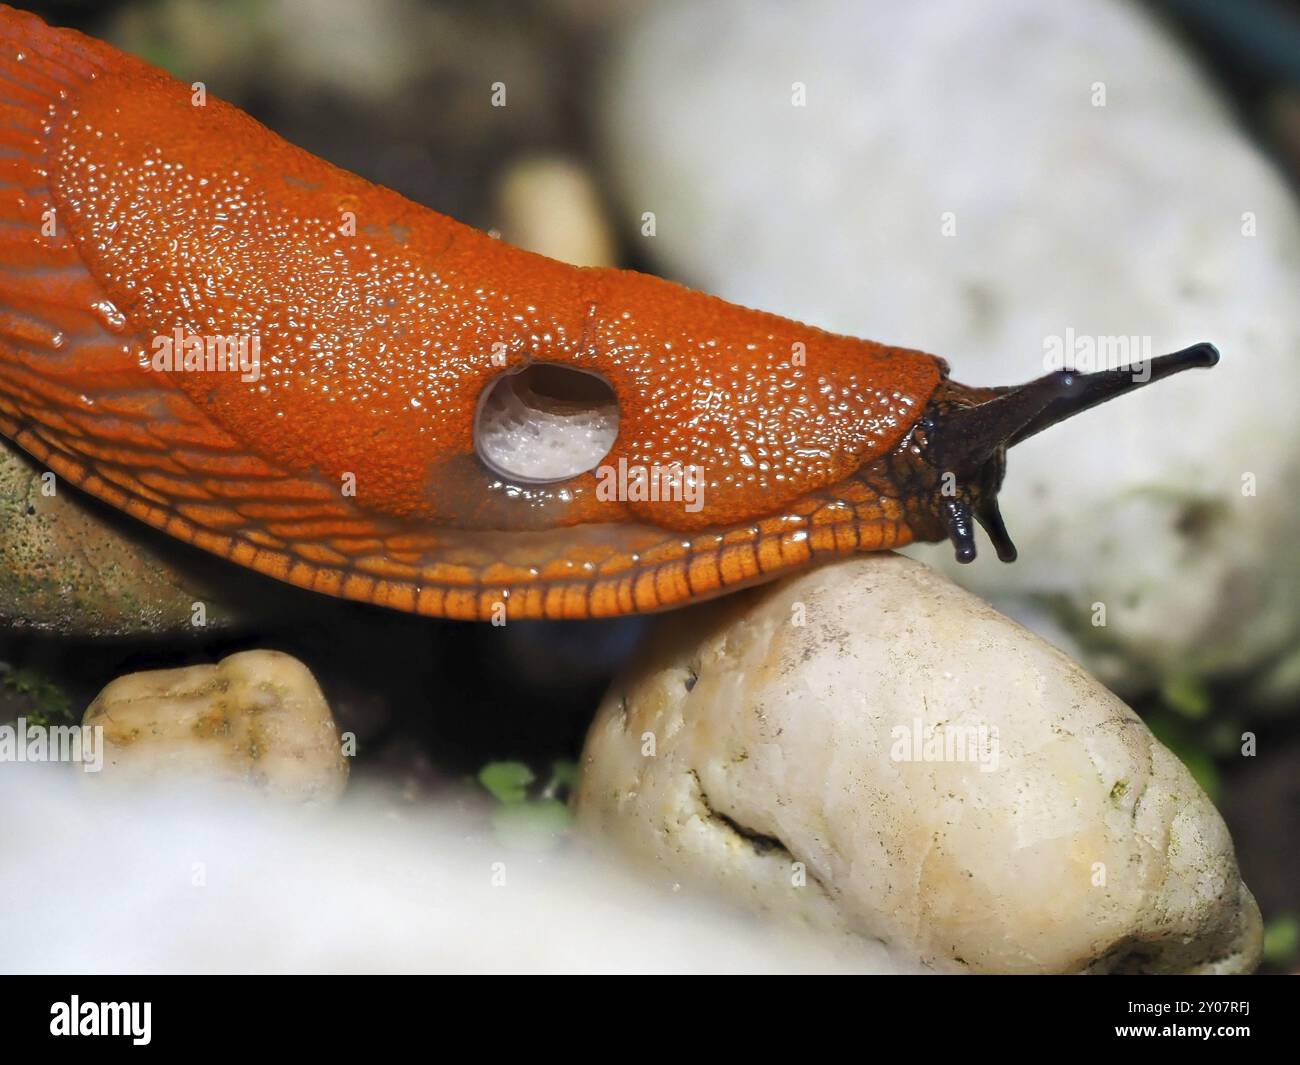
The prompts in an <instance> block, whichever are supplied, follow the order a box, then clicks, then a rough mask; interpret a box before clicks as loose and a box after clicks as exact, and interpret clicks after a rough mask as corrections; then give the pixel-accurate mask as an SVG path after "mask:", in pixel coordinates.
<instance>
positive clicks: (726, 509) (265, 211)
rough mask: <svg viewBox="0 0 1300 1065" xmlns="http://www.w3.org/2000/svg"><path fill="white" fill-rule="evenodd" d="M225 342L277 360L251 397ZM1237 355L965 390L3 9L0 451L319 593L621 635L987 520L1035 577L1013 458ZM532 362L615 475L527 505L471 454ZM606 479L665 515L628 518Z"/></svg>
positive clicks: (647, 512) (540, 495)
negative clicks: (421, 179)
mask: <svg viewBox="0 0 1300 1065" xmlns="http://www.w3.org/2000/svg"><path fill="white" fill-rule="evenodd" d="M213 338H217V339H216V341H215V342H214V339H213ZM222 341H228V342H229V343H230V344H231V345H238V344H243V345H245V347H241V348H239V350H240V351H241V352H245V351H246V349H247V350H252V351H253V352H254V354H255V355H256V359H255V360H248V359H246V360H245V361H244V363H243V364H241V365H235V369H236V370H241V368H242V370H243V371H244V372H231V370H230V366H232V365H234V364H235V363H236V362H237V360H236V358H235V354H234V353H235V347H234V346H232V347H230V348H229V349H228V351H223V349H222V347H221V342H222ZM214 343H215V346H214ZM227 356H228V357H227ZM1217 357H1218V354H1217V352H1216V351H1215V349H1214V348H1213V347H1212V346H1210V345H1208V344H1198V345H1196V346H1195V347H1192V348H1188V349H1186V350H1184V351H1181V352H1176V353H1175V354H1173V355H1167V356H1163V357H1161V358H1158V359H1155V360H1152V361H1151V362H1149V363H1147V364H1146V366H1145V367H1143V368H1142V370H1143V372H1142V373H1141V374H1135V373H1134V372H1133V371H1132V370H1105V371H1100V372H1097V373H1093V374H1087V375H1084V374H1077V373H1072V372H1069V371H1061V372H1058V373H1055V374H1049V375H1048V376H1046V377H1042V378H1040V379H1038V380H1036V381H1033V382H1031V383H1029V384H1027V385H1024V386H1021V387H1018V388H971V387H967V386H964V385H960V384H957V383H955V382H953V381H951V380H949V379H948V367H947V364H946V363H945V362H944V361H943V360H941V359H938V358H935V357H934V356H931V355H927V354H924V353H922V352H919V351H912V350H908V349H904V348H895V347H888V346H886V345H883V344H877V343H872V342H871V341H867V340H857V339H853V338H851V337H845V336H837V335H834V334H831V333H827V332H823V331H822V330H819V329H815V328H812V327H810V326H806V325H801V324H799V323H797V322H793V321H789V320H787V319H784V318H779V317H777V316H775V315H771V314H765V313H762V312H759V311H753V310H747V309H745V308H742V307H737V306H735V305H732V304H729V303H725V302H723V301H722V300H719V299H716V298H714V297H711V296H707V295H704V294H701V293H698V292H693V291H690V290H688V289H686V288H682V287H680V286H678V285H674V284H671V283H669V282H667V281H663V280H660V279H658V278H655V277H649V276H646V275H643V274H637V273H633V272H630V271H625V270H609V269H580V268H576V267H572V266H568V265H565V264H563V263H559V262H555V261H553V260H550V259H546V258H543V257H541V256H538V255H534V254H531V253H528V252H525V251H521V250H519V249H516V248H512V247H510V246H508V245H506V244H504V243H502V242H501V241H499V240H495V239H493V238H491V237H489V236H487V235H486V234H483V233H480V232H477V231H475V230H473V229H471V228H469V227H467V226H464V225H462V224H460V223H459V222H456V221H454V220H452V219H450V218H447V217H445V216H443V215H440V214H437V213H435V212H433V211H430V210H428V209H426V208H423V207H420V206H418V205H416V204H413V203H411V202H409V201H408V200H405V199H403V198H402V197H401V196H399V195H397V194H396V193H394V192H391V191H389V190H388V189H384V188H380V187H377V186H375V185H372V184H370V183H368V182H366V181H364V180H362V179H361V178H359V177H356V176H354V175H352V174H349V173H346V172H344V171H342V170H339V169H337V168H336V167H333V166H331V165H330V164H328V163H326V162H324V161H322V160H320V159H317V158H315V157H313V156H311V155H308V154H307V153H306V152H303V151H302V150H300V149H298V148H295V147H294V146H293V145H291V144H288V143H286V142H285V141H283V140H281V139H280V138H279V137H277V136H275V135H274V134H273V133H271V132H270V131H269V130H267V129H266V128H264V127H263V126H261V125H259V124H258V123H257V122H255V121H253V119H251V118H249V117H248V116H247V115H245V114H244V113H243V112H241V111H239V110H237V109H236V108H234V107H231V106H229V105H227V104H224V103H222V102H220V101H219V100H216V99H213V98H206V99H205V98H204V95H203V93H202V92H201V91H196V90H195V89H194V88H192V87H191V86H188V85H183V84H181V83H179V82H177V81H175V80H173V79H172V78H171V77H169V76H168V75H166V74H164V73H163V72H161V71H159V70H156V69H154V68H153V67H150V66H148V65H147V64H145V63H143V62H140V61H139V60H137V59H134V58H132V57H131V56H128V55H124V54H123V53H121V52H119V51H117V50H116V49H114V48H111V47H110V46H108V45H106V44H103V43H101V42H99V41H95V40H93V39H90V38H87V37H84V36H82V35H81V34H78V33H75V32H72V31H68V30H57V29H51V28H49V27H47V26H46V25H45V24H44V23H42V22H41V21H40V20H39V19H37V18H36V17H34V16H31V15H28V14H24V13H20V12H17V11H14V10H12V9H9V8H0V433H3V434H4V435H5V436H6V437H8V438H9V439H10V440H12V441H14V442H15V443H16V444H18V445H19V446H21V447H22V448H24V449H25V450H27V451H28V452H30V453H31V454H32V455H34V456H36V458H38V459H39V460H41V461H42V462H44V463H45V464H47V465H48V466H49V468H50V469H52V470H54V471H55V472H56V474H57V475H58V476H59V477H61V478H64V479H65V480H67V481H69V482H71V483H73V484H75V485H77V486H79V487H80V488H82V489H84V490H85V491H87V492H89V493H90V494H92V495H94V496H98V497H99V498H101V499H104V500H107V501H108V502H109V503H111V504H113V505H114V506H116V507H119V508H121V509H122V510H124V511H126V512H127V513H129V514H132V515H134V516H135V517H137V518H139V519H140V520H142V521H144V522H147V523H148V524H150V525H153V526H156V527H157V528H159V529H162V530H164V531H166V532H167V533H169V534H171V535H172V536H175V537H178V538H179V539H181V540H185V541H188V542H189V543H192V544H196V545H198V546H199V547H201V548H204V549H206V550H208V551H211V552H214V553H215V554H218V555H221V556H223V557H225V558H227V559H230V560H232V561H234V562H237V563H240V564H241V565H244V566H248V567H250V568H252V569H254V570H258V571H260V572H262V573H266V574H270V575H271V576H273V577H277V578H279V579H281V580H284V581H288V582H290V583H292V584H296V585H300V586H302V587H305V588H311V589H315V590H317V591H320V592H324V593H328V594H330V595H337V596H345V597H347V598H351V599H357V600H364V601H367V602H371V603H377V604H382V605H384V606H388V607H393V608H396V609H399V610H407V611H415V612H419V613H422V614H432V615H440V616H444V617H453V618H471V619H472V618H490V617H494V616H508V617H510V618H537V617H547V618H579V617H596V616H608V615H614V614H625V613H632V612H639V611H654V610H660V609H663V608H666V607H672V606H677V605H680V604H683V603H687V602H691V601H693V600H697V599H703V598H707V597H709V596H713V595H717V594H720V593H723V592H726V591H730V590H732V589H734V588H738V587H741V586H743V585H746V584H752V583H755V582H757V581H762V580H767V579H769V578H771V577H774V576H777V575H778V574H781V573H783V572H787V571H790V570H793V569H796V568H799V567H803V566H807V565H808V564H810V563H812V562H814V561H817V560H821V559H825V558H829V557H832V556H835V555H840V554H845V553H848V552H854V551H878V550H883V549H887V548H891V547H896V546H900V545H903V544H906V543H909V542H911V541H914V540H941V539H944V538H949V539H951V540H952V542H953V544H954V545H955V547H956V551H957V556H958V558H960V559H962V560H963V561H967V560H969V559H971V558H973V557H974V555H975V541H974V530H973V524H974V522H976V521H978V522H979V523H980V524H982V525H983V527H984V528H985V530H986V531H987V532H988V534H989V536H990V538H991V540H992V541H993V543H994V545H995V547H996V548H997V552H998V555H999V557H1000V558H1002V559H1004V560H1007V561H1010V560H1011V559H1012V558H1014V548H1013V547H1012V545H1011V542H1010V540H1009V539H1008V537H1007V534H1006V530H1005V528H1004V526H1003V523H1002V519H1001V517H1000V516H999V514H998V509H997V502H996V497H997V492H998V489H999V487H1000V485H1001V482H1002V476H1003V471H1004V468H1005V456H1006V449H1007V448H1008V447H1009V446H1011V445H1013V444H1015V443H1017V442H1018V441H1020V440H1023V439H1024V438H1025V437H1027V436H1030V435H1031V434H1033V433H1036V432H1038V431H1039V430H1040V429H1043V428H1045V427H1047V426H1049V425H1051V424H1053V423H1054V422H1056V421H1059V420H1060V419H1062V418H1065V417H1068V416H1069V415H1071V414H1073V413H1075V412H1077V411H1079V410H1082V409H1084V408H1086V407H1089V406H1092V405H1094V404H1096V403H1099V402H1101V401H1103V400H1105V399H1108V398H1110V397H1111V396H1114V395H1117V394H1119V393H1121V392H1126V391H1129V390H1130V389H1132V388H1135V387H1137V386H1138V385H1140V384H1142V383H1145V381H1146V380H1156V379H1158V378H1160V377H1164V376H1167V375H1168V374H1170V373H1174V372H1176V371H1178V370H1181V369H1184V368H1186V367H1189V366H1208V365H1213V363H1214V362H1215V361H1216V360H1217ZM205 359H206V361H205ZM214 360H216V361H214ZM531 364H554V365H556V366H560V367H567V368H569V369H570V370H582V371H588V372H590V373H593V374H596V375H598V376H599V377H600V378H602V379H603V380H604V382H606V383H607V384H608V386H609V388H610V389H611V390H612V392H613V395H614V397H615V399H616V401H617V405H618V413H619V423H618V432H617V437H616V439H614V441H613V444H612V447H611V448H610V450H609V452H608V455H607V456H606V457H605V458H604V459H603V460H602V463H601V466H600V468H598V469H596V468H593V469H588V470H587V471H586V472H582V473H579V474H577V475H575V476H569V477H565V478H564V479H562V480H558V481H553V482H550V483H524V482H521V481H519V480H515V479H512V478H511V477H508V476H503V475H502V474H501V473H500V472H494V470H493V469H492V468H490V467H489V466H488V465H487V464H485V463H484V461H483V460H482V459H481V458H480V457H479V452H478V450H476V444H475V439H474V432H475V419H476V415H477V413H478V411H479V405H480V400H481V398H482V396H483V395H484V392H485V390H486V389H488V388H489V387H490V386H491V385H492V384H493V383H494V382H495V381H496V380H497V379H498V378H500V377H501V375H502V374H505V373H509V372H514V371H518V370H520V369H521V368H523V367H525V366H529V365H531ZM254 365H255V366H256V372H247V371H248V369H249V368H250V367H253V366H254ZM223 367H224V368H223ZM611 469H617V470H619V471H622V472H623V473H627V471H632V473H633V479H632V482H631V483H634V484H635V483H641V484H643V485H644V484H655V483H659V482H657V481H655V480H654V478H655V477H660V478H661V480H662V483H663V484H664V485H665V491H664V492H661V493H654V492H651V493H647V492H645V491H635V490H625V491H621V492H614V493H613V498H611V493H610V492H606V491H601V485H602V480H601V479H602V477H607V476H608V471H609V470H611ZM638 476H641V477H643V478H646V479H644V480H642V481H640V482H637V480H636V478H637V477H638ZM673 478H678V479H679V480H678V481H676V482H674V481H673ZM692 478H693V479H694V480H693V481H692V480H691V479H692ZM606 483H608V482H606ZM620 483H624V484H626V483H627V482H626V480H624V481H622V482H620ZM674 483H676V484H677V487H678V488H681V486H682V485H683V484H686V485H687V486H688V487H690V486H691V485H693V486H694V488H696V489H697V490H698V491H697V493H696V494H694V495H693V496H691V499H692V501H693V505H689V506H688V505H684V500H685V499H686V498H687V496H686V494H684V492H682V491H678V492H676V493H674V492H672V491H669V490H668V489H670V488H672V487H673V485H674Z"/></svg>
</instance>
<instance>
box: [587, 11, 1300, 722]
mask: <svg viewBox="0 0 1300 1065" xmlns="http://www.w3.org/2000/svg"><path fill="white" fill-rule="evenodd" d="M665 71H671V72H672V75H671V76H670V77H666V76H665V75H664V72H665ZM800 86H802V90H800ZM800 91H802V96H803V106H798V105H797V103H798V99H797V98H798V94H799V93H800ZM1103 94H1104V95H1103ZM603 98H604V100H605V107H604V112H603V118H602V126H601V128H602V130H603V133H604V143H605V146H606V157H607V160H608V164H609V167H610V169H611V172H612V175H613V177H614V179H615V181H614V184H615V187H616V189H617V191H618V193H619V199H620V200H621V204H620V210H619V214H618V220H619V224H620V225H621V226H622V228H623V230H624V231H625V232H627V233H629V234H637V233H638V232H639V220H640V218H641V215H642V213H643V212H645V211H654V212H655V213H656V216H657V234H656V236H655V237H653V238H640V237H633V239H635V240H640V241H641V243H642V246H643V247H644V252H645V254H646V255H647V256H649V257H651V258H652V259H653V260H654V261H655V262H656V263H657V264H658V265H659V267H660V268H661V269H662V270H663V271H665V272H666V273H668V274H669V275H670V276H673V277H675V278H677V279H679V280H683V281H685V282H687V283H690V284H694V285H698V286H700V287H703V288H706V289H708V290H710V291H714V292H717V293H718V294H719V295H722V296H724V297H726V298H729V299H732V300H735V301H738V302H740V303H743V304H747V305H750V306H756V307H761V308H764V309H766V310H770V311H775V312H778V313H782V314H786V315H789V316H791V317H795V318H799V319H803V320H806V321H809V322H812V323H814V324H817V325H820V326H824V327H827V328H830V329H833V330H837V331H841V332H845V333H851V334H854V335H859V336H867V337H871V338H873V339H877V340H881V341H886V342H890V343H895V344H901V345H904V346H908V347H918V348H922V349H924V350H928V351H933V352H935V353H937V354H940V355H942V356H944V357H946V358H948V359H949V360H950V362H951V364H952V371H953V377H954V378H956V379H957V380H960V381H965V382H968V383H971V384H989V385H993V384H1015V383H1019V382H1021V381H1025V380H1028V379H1030V378H1033V377H1036V376H1038V375H1039V374H1041V373H1043V372H1044V371H1045V370H1046V369H1049V368H1054V367H1053V366H1052V365H1051V359H1050V356H1051V355H1052V353H1053V350H1054V347H1055V346H1056V345H1057V344H1059V345H1060V346H1061V347H1062V348H1064V349H1065V351H1066V352H1067V353H1068V354H1070V355H1071V357H1072V359H1073V361H1075V362H1080V363H1082V362H1083V360H1084V359H1086V357H1087V350H1088V349H1087V346H1088V344H1089V343H1092V344H1094V345H1095V344H1098V343H1107V344H1113V347H1111V348H1110V349H1109V350H1110V353H1111V355H1112V356H1113V357H1112V358H1111V359H1110V361H1111V362H1119V363H1124V362H1127V361H1128V357H1129V356H1131V355H1135V354H1136V355H1138V356H1141V355H1142V354H1144V353H1145V350H1146V348H1145V341H1146V340H1149V342H1150V351H1151V353H1152V354H1160V353H1162V352H1164V351H1170V350H1174V349H1177V348H1180V347H1183V346H1185V345H1187V344H1190V343H1192V342H1195V341H1199V340H1210V341H1212V342H1214V343H1216V344H1217V345H1218V346H1219V347H1220V348H1221V350H1222V352H1223V360H1222V362H1221V363H1220V365H1219V366H1218V367H1217V368H1215V369H1214V370H1212V371H1209V372H1194V373H1189V374H1187V375H1185V376H1183V377H1181V378H1178V379H1176V380H1171V381H1166V382H1162V383H1160V384H1159V385H1157V386H1155V387H1153V388H1152V389H1150V390H1149V391H1146V392H1143V393H1140V394H1138V395H1135V396H1130V397H1126V398H1124V399H1122V400H1118V401H1116V402H1115V403H1113V404H1110V405H1107V406H1105V407H1102V408H1099V409H1097V410H1095V411H1090V412H1088V413H1087V414H1085V415H1083V416H1082V417H1080V418H1078V419H1076V420H1075V421H1073V422H1070V423H1068V424H1066V425H1062V426H1058V427H1057V428H1054V429H1053V430H1052V431H1051V432H1050V433H1044V434H1043V435H1042V436H1040V437H1037V438H1035V439H1033V440H1031V441H1029V442H1027V443H1025V444H1023V445H1022V446H1020V447H1018V448H1016V449H1015V450H1014V451H1013V452H1012V453H1011V456H1010V460H1009V464H1008V474H1007V480H1006V486H1005V489H1004V491H1003V494H1002V510H1003V513H1004V514H1005V515H1006V519H1007V522H1008V525H1009V527H1010V531H1011V534H1012V537H1013V539H1014V540H1015V541H1016V543H1017V545H1018V546H1019V548H1020V560H1019V561H1018V562H1017V563H1016V564H1015V565H1012V566H1005V565H1002V564H1000V563H998V562H997V560H996V559H995V558H994V556H993V552H992V550H991V549H990V548H989V546H988V543H987V541H986V540H984V539H983V537H981V538H980V554H981V557H980V559H979V560H978V561H977V562H976V563H975V564H974V565H972V566H969V567H965V568H961V567H958V566H956V564H955V563H953V562H952V551H951V549H950V548H948V547H947V546H940V547H938V548H934V549H924V550H925V553H924V556H923V557H925V558H926V559H927V560H930V561H933V562H934V563H935V564H937V565H939V566H942V567H943V568H945V569H946V570H947V571H949V572H950V573H952V574H953V575H954V577H955V579H957V580H959V581H960V582H961V583H963V584H964V585H966V586H967V587H970V588H972V589H974V590H976V591H978V592H980V594H981V595H983V596H985V597H986V598H989V599H991V600H992V601H994V603H995V604H996V605H998V606H999V607H1000V608H1001V609H1003V610H1005V611H1007V612H1008V613H1011V614H1013V615H1014V616H1017V617H1023V618H1025V619H1026V621H1027V622H1029V623H1031V624H1035V625H1036V626H1037V624H1038V621H1037V620H1035V619H1042V620H1043V621H1044V622H1046V624H1045V625H1044V627H1043V628H1042V629H1041V631H1042V632H1043V633H1044V634H1045V635H1051V637H1052V638H1054V639H1058V640H1061V642H1063V643H1064V644H1065V645H1066V646H1067V647H1072V648H1073V649H1074V650H1075V651H1076V652H1077V653H1078V654H1080V655H1082V656H1083V658H1084V661H1085V662H1086V663H1087V664H1088V666H1089V668H1090V669H1092V670H1093V671H1094V672H1095V673H1096V674H1097V675H1098V676H1100V677H1101V678H1102V679H1103V680H1105V681H1106V682H1107V683H1109V684H1111V685H1112V686H1117V687H1119V688H1120V690H1124V691H1131V690H1135V689H1138V688H1142V687H1145V686H1147V685H1151V684H1156V683H1160V682H1162V681H1164V680H1166V679H1169V678H1184V677H1188V676H1192V677H1220V676H1232V675H1244V676H1246V677H1248V678H1250V679H1251V680H1253V681H1258V683H1259V685H1260V687H1261V690H1267V691H1268V693H1269V697H1270V698H1271V699H1274V700H1280V699H1285V698H1286V697H1287V696H1288V695H1293V694H1294V693H1295V692H1296V691H1298V690H1300V672H1298V671H1296V670H1295V669H1294V668H1292V669H1290V670H1289V671H1288V670H1286V668H1285V666H1284V665H1281V660H1282V658H1283V657H1284V656H1285V654H1286V653H1287V651H1288V650H1290V649H1292V648H1294V647H1295V646H1296V644H1297V643H1298V642H1300V611H1297V610H1296V607H1295V604H1296V602H1297V601H1300V551H1297V550H1296V549H1295V527H1296V523H1297V519H1298V518H1300V502H1298V501H1297V496H1296V493H1295V491H1294V485H1295V484H1296V483H1297V480H1298V479H1300V419H1297V418H1296V417H1295V414H1294V403H1295V399H1294V398H1295V396H1296V394H1297V392H1300V360H1297V358H1296V352H1297V351H1298V350H1300V301H1297V300H1296V299H1295V294H1296V292H1297V291H1300V212H1298V211H1297V207H1296V203H1295V200H1294V198H1293V196H1292V195H1291V193H1290V191H1289V190H1288V188H1287V186H1286V183H1285V182H1284V180H1283V179H1282V178H1281V177H1280V175H1279V174H1278V173H1277V172H1276V171H1275V169H1274V168H1273V166H1272V165H1271V164H1270V162H1269V161H1268V160H1267V159H1266V158H1265V156H1264V154H1263V153H1262V151H1261V150H1260V149H1259V148H1258V147H1256V146H1255V145H1253V144H1252V143H1250V141H1249V140H1248V139H1247V137H1246V135H1245V134H1244V132H1243V131H1242V130H1241V128H1240V126H1239V125H1238V124H1237V123H1236V122H1235V121H1234V119H1233V117H1232V116H1231V115H1230V113H1229V111H1228V109H1227V108H1226V107H1225V105H1224V103H1223V102H1222V101H1221V100H1220V99H1219V98H1218V97H1217V96H1216V95H1215V94H1214V92H1213V91H1212V90H1211V88H1210V87H1209V86H1208V84H1207V82H1206V80H1205V78H1204V77H1203V76H1202V75H1201V73H1200V72H1199V71H1198V69H1197V67H1196V63H1195V61H1194V59H1193V58H1192V57H1191V56H1190V55H1189V54H1188V53H1187V52H1185V51H1184V50H1183V49H1182V48H1181V47H1180V46H1179V45H1178V44H1177V43H1176V42H1175V41H1174V40H1173V39H1171V38H1170V37H1169V36H1168V35H1167V34H1166V33H1165V32H1163V30H1162V29H1161V28H1160V27H1159V26H1158V24H1157V23H1156V22H1155V21H1153V20H1152V19H1151V18H1150V17H1149V15H1148V14H1146V13H1145V12H1144V11H1143V10H1142V9H1141V8H1140V7H1139V6H1137V5H1135V4H1134V5H1130V4H1125V3H1118V2H1115V0H1057V2H1054V3H1051V4H1044V3H1041V2H1039V0H993V2H991V3H980V4H970V3H964V2H962V0H935V2H931V3H925V4H898V3H893V2H891V0H807V2H804V3H800V4H797V5H795V4H786V3H780V2H775V0H756V2H750V0H720V2H717V3H710V4H696V3H688V2H684V0H683V2H675V3H674V2H667V3H663V4H657V5H653V6H650V7H648V8H646V9H645V11H644V13H643V15H642V17H640V18H639V19H636V20H633V22H632V23H631V26H630V28H629V29H628V30H627V32H626V35H625V36H624V38H623V39H622V41H621V42H620V44H619V47H618V48H616V49H615V56H614V58H613V59H612V60H611V62H610V63H609V65H608V73H607V79H606V81H605V83H604V86H603ZM1129 337H1133V338H1136V343H1128V345H1127V349H1126V348H1125V338H1129ZM810 368H811V367H810ZM1247 481H1249V482H1250V483H1249V485H1248V484H1247ZM1250 489H1253V492H1254V494H1244V493H1245V491H1247V490H1250ZM1095 604H1101V605H1103V606H1104V607H1105V612H1106V618H1105V622H1106V624H1105V625H1104V626H1098V625H1095V624H1094V618H1095V617H1096V616H1097V614H1096V606H1095ZM1274 667H1277V670H1278V671H1277V672H1276V675H1274V676H1270V674H1269V671H1270V669H1273V668H1274Z"/></svg>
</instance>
